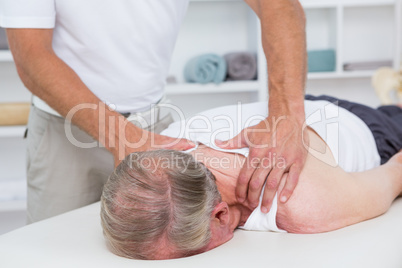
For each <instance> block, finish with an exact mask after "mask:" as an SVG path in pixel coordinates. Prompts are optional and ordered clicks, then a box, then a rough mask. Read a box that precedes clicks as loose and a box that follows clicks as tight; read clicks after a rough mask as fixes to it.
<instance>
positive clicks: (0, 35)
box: [0, 28, 8, 49]
mask: <svg viewBox="0 0 402 268" xmlns="http://www.w3.org/2000/svg"><path fill="white" fill-rule="evenodd" d="M0 49H8V43H7V36H6V30H5V29H3V28H0Z"/></svg>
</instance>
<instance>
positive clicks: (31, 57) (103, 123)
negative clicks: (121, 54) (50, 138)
mask: <svg viewBox="0 0 402 268" xmlns="http://www.w3.org/2000/svg"><path fill="white" fill-rule="evenodd" d="M12 50H13V47H12ZM15 50H16V51H15V53H14V51H13V54H14V58H15V61H16V65H17V69H18V72H19V74H20V76H21V79H22V81H23V82H24V84H25V85H26V87H27V88H28V89H29V90H30V91H31V92H32V93H33V94H34V95H36V96H38V97H39V98H41V99H43V100H44V101H45V102H47V103H48V104H49V105H50V106H51V107H52V108H53V109H55V110H56V111H57V112H59V113H60V114H61V115H62V116H66V115H67V114H68V113H69V111H70V110H71V109H73V108H74V107H77V106H78V105H80V104H83V103H85V104H90V106H91V107H93V108H95V107H96V108H95V109H92V108H91V109H90V108H86V109H79V110H78V109H77V112H76V113H75V114H74V117H73V118H72V122H73V123H74V124H76V125H77V126H78V127H80V128H81V129H83V130H84V131H86V132H87V133H88V134H90V135H91V136H92V137H93V138H95V139H96V140H98V141H101V143H102V144H103V145H104V146H105V147H106V148H107V149H108V150H109V151H111V152H112V153H116V150H118V145H119V143H120V142H121V141H120V140H119V138H120V135H119V134H121V133H122V131H124V133H125V134H126V133H130V134H129V135H130V137H129V138H128V137H127V138H128V139H130V141H131V142H135V138H136V137H135V136H138V139H139V137H140V136H141V132H142V131H141V130H140V129H139V128H137V127H135V126H134V125H132V124H127V127H126V128H124V127H125V126H124V124H121V120H123V118H122V117H121V115H120V114H119V113H117V112H114V111H110V110H109V109H107V108H106V109H105V107H104V106H103V107H102V105H103V103H102V102H101V100H99V98H97V97H96V96H95V95H94V94H93V93H92V92H91V91H90V90H89V89H88V88H87V87H86V86H85V84H84V83H83V82H82V81H81V79H80V78H79V77H78V75H77V74H76V73H75V72H74V71H73V70H72V69H71V68H70V67H69V66H68V65H67V64H65V63H64V62H63V61H62V60H61V59H60V58H58V57H57V55H55V54H54V53H53V52H52V51H49V50H47V49H35V48H31V49H30V51H29V52H27V53H20V52H19V51H18V48H15ZM119 117H120V118H121V120H120V122H119V120H118V118H119ZM111 118H114V120H110V119H111ZM122 128H124V129H122ZM110 133H112V135H110Z"/></svg>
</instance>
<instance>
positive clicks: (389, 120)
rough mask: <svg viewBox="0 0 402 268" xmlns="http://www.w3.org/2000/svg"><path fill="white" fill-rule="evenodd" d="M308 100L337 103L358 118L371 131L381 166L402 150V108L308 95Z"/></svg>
mask: <svg viewBox="0 0 402 268" xmlns="http://www.w3.org/2000/svg"><path fill="white" fill-rule="evenodd" d="M305 99H306V100H313V101H314V100H326V101H329V102H332V103H337V105H338V106H339V107H342V108H344V109H346V110H348V111H349V112H351V113H353V114H355V115H356V116H358V117H359V118H360V119H361V120H362V121H363V122H364V123H365V124H366V125H367V126H368V128H369V129H370V130H371V132H372V133H373V136H374V140H375V142H376V144H377V150H378V153H379V155H380V157H381V164H384V163H386V162H387V161H388V160H389V159H390V158H391V157H392V156H393V155H394V154H396V153H397V152H398V151H400V150H401V149H402V108H400V107H398V106H395V105H389V106H381V107H379V108H377V109H373V108H371V107H368V106H365V105H363V104H359V103H354V102H350V101H346V100H339V99H337V98H334V97H330V96H326V95H322V96H318V97H315V96H311V95H306V97H305Z"/></svg>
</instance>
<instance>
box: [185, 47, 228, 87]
mask: <svg viewBox="0 0 402 268" xmlns="http://www.w3.org/2000/svg"><path fill="white" fill-rule="evenodd" d="M226 71H227V65H226V61H225V59H224V58H223V57H220V56H218V55H215V54H205V55H201V56H198V57H195V58H193V59H191V60H190V61H189V62H188V63H187V64H186V67H185V68H184V78H185V79H186V81H187V82H189V83H200V84H206V83H211V82H214V83H215V84H220V83H222V82H223V81H224V80H225V78H226Z"/></svg>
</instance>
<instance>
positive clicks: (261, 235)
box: [0, 198, 402, 268]
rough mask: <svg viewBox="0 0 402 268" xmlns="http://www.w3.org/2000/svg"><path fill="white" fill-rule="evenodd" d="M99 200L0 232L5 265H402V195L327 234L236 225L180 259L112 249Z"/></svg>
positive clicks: (166, 267) (0, 261) (0, 259)
mask: <svg viewBox="0 0 402 268" xmlns="http://www.w3.org/2000/svg"><path fill="white" fill-rule="evenodd" d="M99 211H100V204H99V202H98V203H95V204H92V205H89V206H87V207H84V208H80V209H77V210H74V211H72V212H68V213H65V214H62V215H60V216H56V217H53V218H50V219H47V220H44V221H41V222H38V223H34V224H31V225H28V226H25V227H23V228H21V229H18V230H16V231H13V232H10V233H7V234H5V235H3V236H0V267H1V268H9V267H23V268H26V267H29V268H34V267H41V268H48V267H49V268H50V267H51V268H62V267H68V268H71V267H85V268H88V267H96V268H103V267H104V268H112V267H119V268H125V267H136V268H143V267H163V268H169V267H175V268H178V267H186V268H188V267H191V268H193V267H242V268H244V267H270V268H273V267H298V268H303V267H326V268H328V267H364V268H369V267H386V268H393V267H395V268H401V267H402V198H399V199H397V200H396V201H395V202H394V203H393V205H392V207H391V208H390V210H389V211H388V212H387V213H386V214H384V215H382V216H380V217H377V218H375V219H372V220H369V221H365V222H362V223H359V224H356V225H352V226H349V227H346V228H343V229H340V230H337V231H333V232H329V233H322V234H310V235H300V234H282V233H272V232H250V231H243V230H237V231H236V232H235V235H234V238H233V239H232V240H231V241H229V242H228V243H226V244H224V245H222V246H220V247H218V248H216V249H214V250H211V251H209V252H206V253H203V254H200V255H196V256H192V257H188V258H183V259H175V260H165V261H140V260H130V259H125V258H122V257H118V256H116V255H114V254H112V253H111V252H109V250H108V249H107V247H106V245H105V242H104V239H103V235H102V229H101V225H100V217H99Z"/></svg>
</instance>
